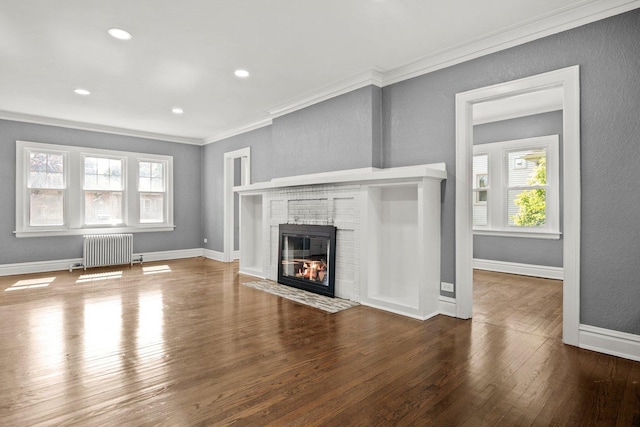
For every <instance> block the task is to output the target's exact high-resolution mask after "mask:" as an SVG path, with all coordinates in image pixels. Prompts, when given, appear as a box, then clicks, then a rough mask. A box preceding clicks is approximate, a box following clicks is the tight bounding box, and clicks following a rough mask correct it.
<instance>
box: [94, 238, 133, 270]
mask: <svg viewBox="0 0 640 427" xmlns="http://www.w3.org/2000/svg"><path fill="white" fill-rule="evenodd" d="M82 248H83V251H82V253H83V257H82V267H84V269H85V270H86V269H87V268H88V267H102V266H107V265H120V264H129V265H133V262H134V259H133V234H88V235H86V236H84V242H83V245H82ZM140 261H141V260H140Z"/></svg>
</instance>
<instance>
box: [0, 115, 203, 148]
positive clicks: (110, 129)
mask: <svg viewBox="0 0 640 427" xmlns="http://www.w3.org/2000/svg"><path fill="white" fill-rule="evenodd" d="M0 119H4V120H11V121H14V122H24V123H34V124H38V125H47V126H57V127H63V128H68V129H77V130H86V131H90V132H101V133H110V134H114V135H123V136H132V137H135V138H145V139H155V140H160V141H167V142H177V143H180V144H192V145H202V140H201V139H200V138H187V137H182V136H174V135H165V134H161V133H154V132H145V131H139V130H133V129H124V128H118V127H114V126H105V125H99V124H95V123H84V122H77V121H73V120H64V119H55V118H51V117H42V116H35V115H30V114H22V113H12V112H9V111H0Z"/></svg>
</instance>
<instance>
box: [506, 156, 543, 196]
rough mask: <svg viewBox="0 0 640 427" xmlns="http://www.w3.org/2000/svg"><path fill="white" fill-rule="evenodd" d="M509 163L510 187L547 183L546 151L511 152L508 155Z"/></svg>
mask: <svg viewBox="0 0 640 427" xmlns="http://www.w3.org/2000/svg"><path fill="white" fill-rule="evenodd" d="M507 162H508V163H507V170H508V171H509V178H508V179H509V184H508V185H509V187H526V186H528V185H545V184H546V183H547V150H546V149H544V148H540V149H532V150H523V151H511V152H509V153H508V155H507Z"/></svg>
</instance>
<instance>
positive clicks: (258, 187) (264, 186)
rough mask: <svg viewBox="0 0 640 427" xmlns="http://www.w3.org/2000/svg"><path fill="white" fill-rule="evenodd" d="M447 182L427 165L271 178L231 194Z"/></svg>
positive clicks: (442, 172)
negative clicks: (432, 180)
mask: <svg viewBox="0 0 640 427" xmlns="http://www.w3.org/2000/svg"><path fill="white" fill-rule="evenodd" d="M425 178H426V179H436V180H439V181H442V180H443V179H447V170H446V166H445V164H444V163H432V164H427V165H417V166H403V167H397V168H386V169H379V168H363V169H350V170H344V171H338V172H328V173H319V174H310V175H299V176H295V177H287V178H275V179H272V180H271V181H268V182H259V183H256V184H251V185H242V186H237V187H233V191H235V192H237V193H241V194H251V193H260V192H262V191H265V190H273V189H278V188H287V187H301V186H310V185H332V184H377V183H379V184H387V183H388V184H392V183H402V182H416V181H421V180H422V179H425Z"/></svg>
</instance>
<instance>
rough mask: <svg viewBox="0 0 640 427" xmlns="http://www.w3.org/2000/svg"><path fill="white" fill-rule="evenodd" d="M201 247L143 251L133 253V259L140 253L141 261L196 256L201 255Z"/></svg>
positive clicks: (138, 256)
mask: <svg viewBox="0 0 640 427" xmlns="http://www.w3.org/2000/svg"><path fill="white" fill-rule="evenodd" d="M202 251H203V249H202V248H193V249H180V250H176V251H160V252H143V253H140V254H133V259H138V258H140V255H142V261H143V262H147V261H149V262H151V261H166V260H170V259H182V258H196V257H199V256H203V255H202Z"/></svg>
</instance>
